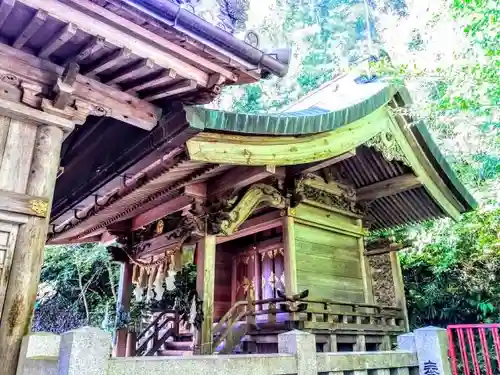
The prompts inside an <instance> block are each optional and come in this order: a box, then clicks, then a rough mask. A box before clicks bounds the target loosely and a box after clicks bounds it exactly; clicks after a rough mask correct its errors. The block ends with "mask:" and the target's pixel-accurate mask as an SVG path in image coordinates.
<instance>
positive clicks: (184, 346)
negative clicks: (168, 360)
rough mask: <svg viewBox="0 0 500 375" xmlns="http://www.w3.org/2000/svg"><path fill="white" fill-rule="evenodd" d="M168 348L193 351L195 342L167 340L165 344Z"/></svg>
mask: <svg viewBox="0 0 500 375" xmlns="http://www.w3.org/2000/svg"><path fill="white" fill-rule="evenodd" d="M164 346H165V349H167V350H180V351H190V350H191V351H192V350H193V342H192V341H167V342H165V344H164Z"/></svg>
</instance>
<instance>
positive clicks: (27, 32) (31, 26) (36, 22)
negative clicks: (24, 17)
mask: <svg viewBox="0 0 500 375" xmlns="http://www.w3.org/2000/svg"><path fill="white" fill-rule="evenodd" d="M47 16H48V13H47V12H46V11H44V10H39V11H38V12H36V14H35V15H34V16H33V18H32V19H31V21H30V22H29V23H28V24H27V25H26V27H25V28H24V30H23V32H22V33H21V34H20V35H19V36H18V37H17V39H16V41H15V42H14V43H13V44H12V47H14V48H18V49H20V48H22V46H24V44H25V43H26V42H27V41H28V40H30V39H31V37H32V36H33V35H35V33H36V32H37V31H38V30H39V29H40V27H41V26H42V25H43V24H44V23H45V21H46V20H47Z"/></svg>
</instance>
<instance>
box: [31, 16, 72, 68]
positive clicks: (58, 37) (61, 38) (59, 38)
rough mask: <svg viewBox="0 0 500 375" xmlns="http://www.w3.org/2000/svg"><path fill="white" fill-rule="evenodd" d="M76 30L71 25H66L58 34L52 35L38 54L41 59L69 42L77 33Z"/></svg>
mask: <svg viewBox="0 0 500 375" xmlns="http://www.w3.org/2000/svg"><path fill="white" fill-rule="evenodd" d="M77 30H78V28H77V27H76V26H75V25H73V24H72V23H68V24H67V25H66V26H64V27H63V28H62V29H61V30H60V31H59V32H57V33H56V34H54V36H53V37H52V39H50V41H48V42H47V43H46V44H44V46H43V48H42V49H41V50H40V52H39V53H38V57H40V58H41V59H47V58H49V57H50V55H52V54H53V53H54V52H55V51H57V50H58V49H59V47H61V46H62V45H63V44H64V43H66V42H67V41H68V40H70V39H71V38H72V37H73V36H74V35H75V34H76V32H77Z"/></svg>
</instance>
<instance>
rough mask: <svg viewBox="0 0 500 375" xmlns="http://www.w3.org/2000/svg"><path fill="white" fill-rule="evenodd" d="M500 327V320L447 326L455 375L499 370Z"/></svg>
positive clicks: (487, 374) (490, 374) (490, 372)
mask: <svg viewBox="0 0 500 375" xmlns="http://www.w3.org/2000/svg"><path fill="white" fill-rule="evenodd" d="M499 328H500V324H457V325H450V326H448V343H449V355H450V359H451V368H452V371H453V375H459V374H460V375H471V374H473V375H481V374H486V375H493V374H500V339H499V335H498V329H499ZM457 348H458V349H457ZM457 352H458V354H459V356H458V354H457Z"/></svg>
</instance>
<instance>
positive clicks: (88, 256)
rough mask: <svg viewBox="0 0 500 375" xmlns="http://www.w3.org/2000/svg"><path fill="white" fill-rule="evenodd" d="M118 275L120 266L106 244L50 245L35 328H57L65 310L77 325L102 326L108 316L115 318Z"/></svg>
mask: <svg viewBox="0 0 500 375" xmlns="http://www.w3.org/2000/svg"><path fill="white" fill-rule="evenodd" d="M118 278H119V269H118V266H117V265H115V264H113V263H111V261H110V259H109V256H108V254H107V251H106V248H105V247H104V246H100V245H96V244H87V245H70V246H48V247H47V248H46V249H45V258H44V264H43V268H42V273H41V278H40V282H41V288H40V291H39V298H38V302H37V305H36V311H35V329H36V330H45V331H54V330H57V329H58V327H59V326H58V325H55V326H52V323H53V322H54V320H55V319H54V316H55V315H57V316H59V315H61V314H62V313H63V312H64V314H67V317H68V318H67V319H66V320H67V321H71V322H72V323H71V324H70V325H74V326H75V327H79V326H81V325H86V324H90V325H93V326H101V325H102V323H103V321H104V320H105V318H107V319H108V320H110V319H114V310H115V305H116V290H117V283H118ZM110 314H111V315H110ZM37 316H38V317H39V319H38V320H37ZM44 317H45V318H44ZM56 321H57V320H56ZM106 325H108V324H106ZM75 327H66V328H69V329H71V328H75Z"/></svg>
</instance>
